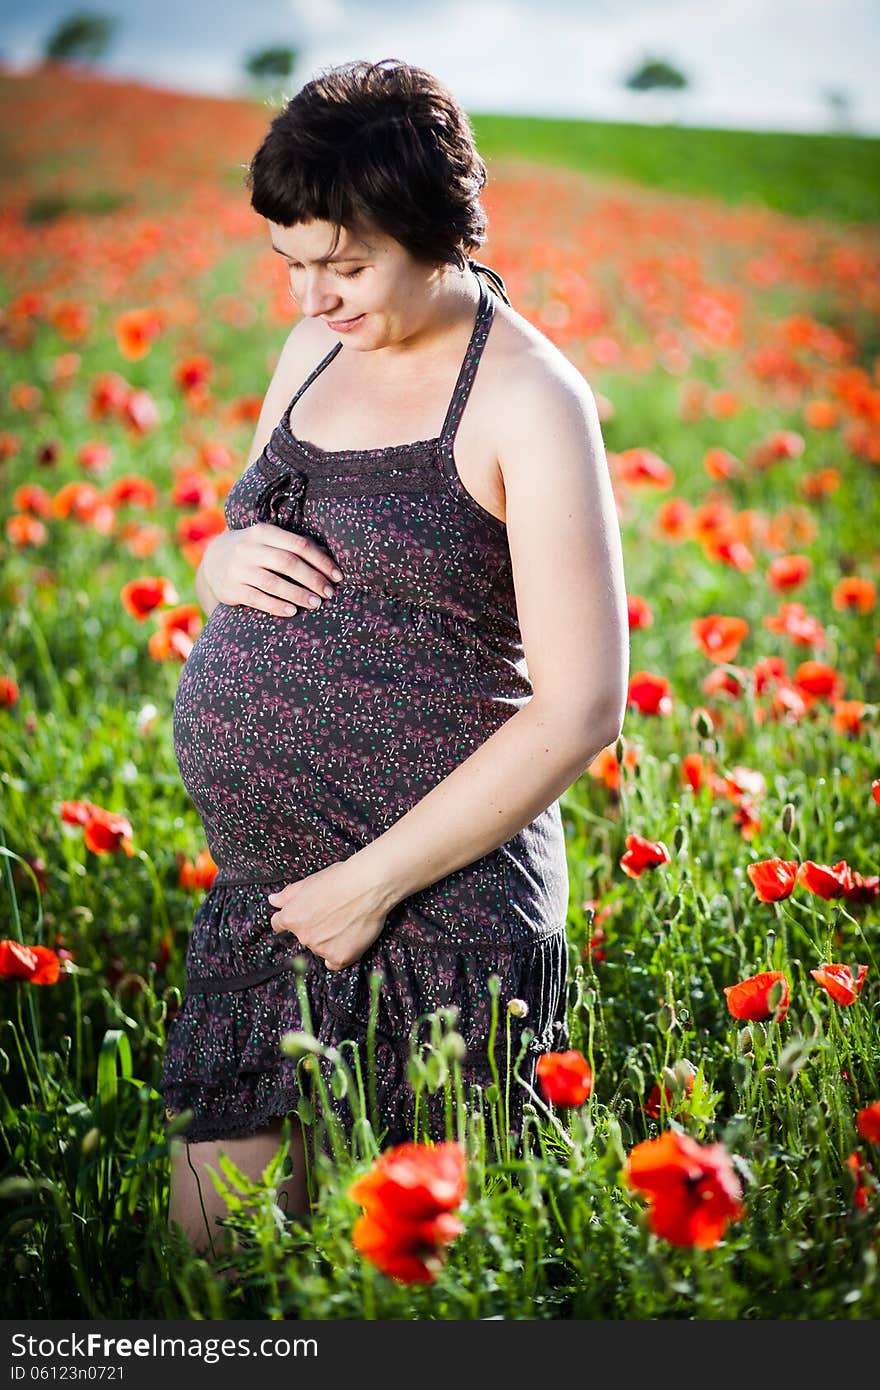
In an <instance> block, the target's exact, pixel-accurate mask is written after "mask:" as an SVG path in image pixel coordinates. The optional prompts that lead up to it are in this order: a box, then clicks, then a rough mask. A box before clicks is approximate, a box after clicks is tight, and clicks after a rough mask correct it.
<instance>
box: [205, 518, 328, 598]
mask: <svg viewBox="0 0 880 1390" xmlns="http://www.w3.org/2000/svg"><path fill="white" fill-rule="evenodd" d="M200 568H201V569H202V570H203V572H204V576H205V579H206V581H207V583H208V585H209V586H210V588H211V590H212V591H213V593H214V594H215V596H216V598H217V599H218V601H219V602H220V603H226V604H246V605H247V606H248V607H250V608H258V609H259V610H260V611H261V612H262V613H274V614H276V615H277V616H279V617H290V616H291V614H293V613H295V612H296V611H297V606H299V607H300V608H318V607H320V603H321V600H322V599H324V598H331V597H332V595H333V593H334V589H333V585H332V583H331V581H332V580H337V581H338V580H340V579H341V578H342V575H341V573H340V572H339V570H338V569H337V568H336V565H335V563H334V561H333V559H332V558H331V556H329V555H328V554H327V552H326V551H325V550H322V549H321V547H320V546H319V545H317V544H316V543H315V542H314V541H313V540H311V539H310V538H309V537H308V536H302V535H299V534H298V533H297V532H294V531H285V530H284V528H283V527H281V526H273V525H272V523H271V522H270V521H260V522H257V524H256V525H254V526H246V527H244V528H242V529H240V530H235V531H221V532H220V534H219V535H217V536H214V537H213V538H212V540H210V541H209V542H208V545H207V546H206V547H205V553H204V556H203V557H202V563H201V566H200ZM316 594H317V595H318V599H317V601H316V602H314V603H312V602H311V601H310V600H311V599H314V597H315V595H316Z"/></svg>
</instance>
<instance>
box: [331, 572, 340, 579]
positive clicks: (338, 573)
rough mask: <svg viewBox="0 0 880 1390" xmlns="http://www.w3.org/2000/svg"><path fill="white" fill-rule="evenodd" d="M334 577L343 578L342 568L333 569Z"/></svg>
mask: <svg viewBox="0 0 880 1390" xmlns="http://www.w3.org/2000/svg"><path fill="white" fill-rule="evenodd" d="M333 578H334V579H341V578H342V570H334V571H333Z"/></svg>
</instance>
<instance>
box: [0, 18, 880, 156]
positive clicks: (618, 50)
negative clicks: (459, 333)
mask: <svg viewBox="0 0 880 1390" xmlns="http://www.w3.org/2000/svg"><path fill="white" fill-rule="evenodd" d="M79 9H87V10H92V11H95V12H98V13H101V14H106V15H109V16H113V17H115V18H116V19H117V25H116V31H115V37H114V40H113V42H112V44H111V46H110V47H109V48H108V50H107V53H106V54H105V56H104V57H103V58H102V59H101V60H100V63H99V66H100V68H101V69H102V70H104V71H106V72H109V73H113V74H117V75H119V76H120V77H133V78H138V79H140V80H142V81H147V82H151V83H155V84H156V85H159V86H162V87H170V88H177V89H180V90H184V91H192V92H203V93H212V94H215V95H221V96H222V95H230V96H231V95H235V94H236V93H238V92H241V91H242V90H243V88H244V74H243V68H242V60H243V58H244V56H245V55H246V54H248V53H252V52H254V51H256V50H259V49H261V48H265V47H268V46H270V45H272V46H274V45H283V46H292V47H296V48H297V49H299V51H300V53H301V58H300V62H299V64H298V66H297V68H296V70H295V72H294V74H293V77H292V79H291V80H290V81H289V82H286V83H284V84H281V90H283V92H284V93H285V94H286V95H292V94H293V92H295V91H296V90H297V89H298V88H299V87H300V86H301V85H302V84H303V83H304V82H305V81H307V80H308V79H309V78H310V77H312V76H314V75H315V74H316V72H317V71H319V70H320V69H321V68H324V67H330V66H332V65H334V64H337V63H343V62H346V61H349V60H351V59H354V58H366V59H369V60H371V61H377V60H378V59H380V58H398V59H402V60H404V61H405V62H409V63H414V64H416V65H418V66H419V67H424V68H427V69H428V70H429V71H431V72H433V73H435V74H436V75H437V76H438V77H440V78H441V79H442V80H443V81H444V82H445V83H446V84H447V85H448V86H449V87H450V88H451V89H452V91H453V92H454V94H455V96H456V97H457V98H458V100H459V101H460V102H461V103H462V105H463V106H465V108H466V109H467V110H468V111H470V112H471V113H473V114H476V113H478V112H481V111H483V112H489V111H494V112H510V113H524V114H532V115H555V116H582V117H586V118H591V119H595V120H621V121H636V122H640V121H641V122H648V123H654V122H664V121H678V122H680V123H681V124H683V125H703V126H720V127H730V128H739V129H749V130H789V131H797V130H800V131H826V130H835V129H844V128H845V129H849V130H852V131H853V132H855V133H858V134H865V135H869V134H871V135H878V134H880V82H878V80H877V70H878V62H880V0H431V3H430V4H423V5H420V4H417V3H414V0H245V2H244V3H243V2H242V0H148V3H144V0H67V3H65V0H28V4H27V6H25V5H24V4H20V3H17V0H0V58H2V61H3V63H4V64H5V65H6V66H8V67H13V68H20V67H25V66H28V65H30V64H32V63H34V62H36V61H38V60H39V58H40V56H41V53H42V49H43V44H44V42H45V40H46V38H47V37H48V35H49V34H51V32H52V31H53V29H54V28H55V27H56V25H57V24H58V23H59V22H60V20H62V19H63V18H65V17H67V16H68V15H69V14H71V13H72V12H73V11H74V10H79ZM648 56H651V57H659V58H663V59H665V60H666V61H667V62H670V63H672V64H673V65H674V66H675V67H677V68H679V69H680V70H681V71H682V72H683V73H684V74H685V76H686V77H687V79H688V89H687V90H686V91H685V92H672V93H659V92H651V93H634V92H630V91H628V90H627V89H626V88H625V87H624V86H623V85H622V79H623V78H624V77H625V76H626V75H627V73H629V72H631V71H632V70H633V68H634V67H636V66H637V65H638V63H639V62H640V61H641V60H642V59H644V58H646V57H648ZM829 90H835V91H838V92H842V93H844V94H845V96H846V98H847V107H846V112H845V113H844V115H843V116H842V117H841V115H840V114H839V113H837V114H836V113H835V111H834V110H833V109H832V106H831V105H830V103H829V102H828V100H827V99H826V97H825V96H824V94H825V93H826V92H827V91H829Z"/></svg>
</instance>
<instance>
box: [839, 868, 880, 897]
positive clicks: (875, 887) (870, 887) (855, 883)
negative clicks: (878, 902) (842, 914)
mask: <svg viewBox="0 0 880 1390" xmlns="http://www.w3.org/2000/svg"><path fill="white" fill-rule="evenodd" d="M850 876H851V878H852V883H851V885H850V887H849V888H847V890H846V892H845V894H844V897H845V898H846V899H847V901H848V902H854V903H870V902H873V901H874V899H875V898H876V897H877V896H878V894H880V874H869V876H868V877H867V878H862V875H861V874H860V873H857V872H856V870H855V869H851V870H850Z"/></svg>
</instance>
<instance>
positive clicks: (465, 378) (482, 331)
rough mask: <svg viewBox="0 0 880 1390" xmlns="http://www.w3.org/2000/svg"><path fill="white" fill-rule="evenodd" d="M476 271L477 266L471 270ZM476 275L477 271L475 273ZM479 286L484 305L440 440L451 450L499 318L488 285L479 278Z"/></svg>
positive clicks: (468, 347)
mask: <svg viewBox="0 0 880 1390" xmlns="http://www.w3.org/2000/svg"><path fill="white" fill-rule="evenodd" d="M471 269H473V266H472V267H471ZM474 274H475V275H476V271H474ZM476 278H477V284H478V285H479V287H480V305H479V308H478V309H477V317H476V320H475V321H474V331H473V332H472V334H471V340H470V342H469V343H468V346H467V352H466V353H465V355H464V360H463V362H462V364H461V369H460V370H459V373H458V380H457V382H456V383H455V390H454V391H453V393H452V399H451V400H450V402H449V408H448V410H447V411H446V419H445V420H444V421H443V429H442V431H441V432H440V435H439V439H440V442H441V443H442V444H446V445H447V446H449V445H451V444H452V441H453V440H454V439H455V432H456V430H457V429H458V425H459V421H460V420H461V417H462V413H463V411H464V408H465V406H466V405H467V400H468V396H469V395H470V393H471V387H472V386H473V384H474V376H475V375H476V371H477V367H478V366H479V364H480V358H481V357H482V355H483V348H484V347H485V346H486V338H487V336H488V333H489V329H490V328H491V327H492V320H493V318H494V317H495V302H494V299H493V296H492V295H491V294H490V293H489V291H488V289H487V288H486V285H485V283H484V281H483V280H482V279H481V278H480V276H479V275H477V277H476Z"/></svg>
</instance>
